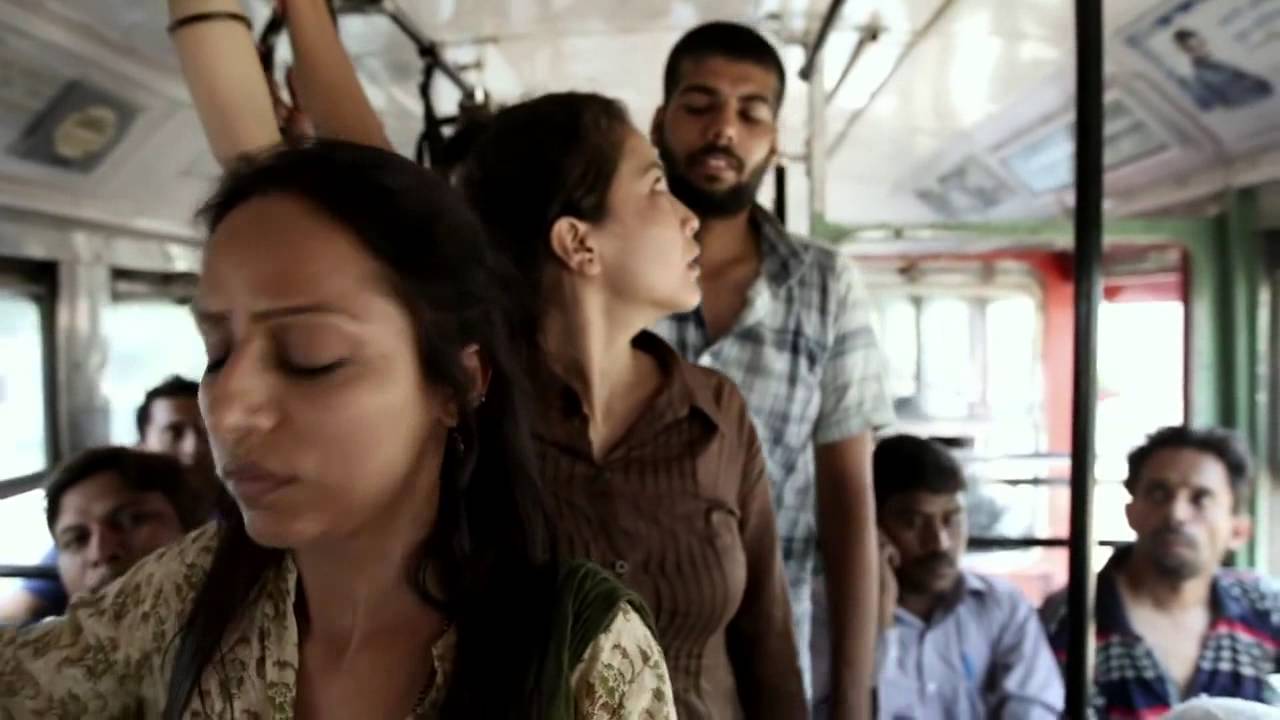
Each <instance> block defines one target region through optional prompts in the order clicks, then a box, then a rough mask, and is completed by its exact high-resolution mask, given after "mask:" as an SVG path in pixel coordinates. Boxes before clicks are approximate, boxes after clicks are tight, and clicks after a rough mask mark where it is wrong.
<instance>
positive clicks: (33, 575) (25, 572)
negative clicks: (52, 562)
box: [0, 565, 58, 580]
mask: <svg viewBox="0 0 1280 720" xmlns="http://www.w3.org/2000/svg"><path fill="white" fill-rule="evenodd" d="M6 577H9V578H28V579H32V580H57V579H58V569H57V568H53V567H49V566H48V565H0V578H6Z"/></svg>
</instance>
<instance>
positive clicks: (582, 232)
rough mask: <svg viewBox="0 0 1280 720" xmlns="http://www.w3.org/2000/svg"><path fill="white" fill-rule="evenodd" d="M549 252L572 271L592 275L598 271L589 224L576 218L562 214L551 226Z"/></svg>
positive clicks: (598, 266)
mask: <svg viewBox="0 0 1280 720" xmlns="http://www.w3.org/2000/svg"><path fill="white" fill-rule="evenodd" d="M551 252H552V253H553V254H554V255H555V256H556V257H557V258H559V259H560V262H562V263H564V264H565V266H566V267H568V268H569V270H571V271H572V272H575V273H579V274H582V275H594V274H596V273H598V272H599V271H600V255H599V252H598V251H597V249H596V246H595V241H594V239H593V238H592V237H591V226H590V225H589V224H587V223H585V222H583V221H582V220H579V219H577V218H572V217H568V216H564V217H561V218H559V219H557V220H556V221H555V223H554V224H553V225H552V226H551Z"/></svg>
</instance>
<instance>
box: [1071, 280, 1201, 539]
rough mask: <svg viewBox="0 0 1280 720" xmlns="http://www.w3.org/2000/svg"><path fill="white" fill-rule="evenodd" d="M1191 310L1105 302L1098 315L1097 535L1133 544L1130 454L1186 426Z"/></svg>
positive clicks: (1175, 304) (1168, 303) (1168, 304)
mask: <svg viewBox="0 0 1280 720" xmlns="http://www.w3.org/2000/svg"><path fill="white" fill-rule="evenodd" d="M1185 322H1186V319H1185V309H1184V306H1183V303H1182V302H1181V301H1180V300H1142V301H1123V302H1110V301H1105V302H1103V303H1102V304H1101V305H1100V306H1099V307H1098V406H1097V421H1096V429H1095V435H1094V444H1095V447H1096V448H1097V465H1096V473H1097V478H1098V483H1097V485H1096V486H1095V489H1094V500H1093V507H1094V517H1093V527H1094V535H1095V537H1098V538H1100V539H1103V540H1131V539H1132V538H1133V536H1134V535H1133V531H1132V530H1131V529H1130V528H1129V524H1128V523H1127V522H1126V520H1125V517H1124V513H1122V512H1117V508H1121V507H1124V506H1125V505H1126V504H1127V503H1128V502H1129V492H1128V491H1127V490H1125V488H1124V485H1123V482H1124V479H1125V476H1126V475H1128V467H1127V457H1128V454H1129V451H1130V450H1132V449H1133V448H1135V447H1137V446H1139V445H1141V444H1142V442H1143V441H1144V440H1146V437H1147V435H1149V434H1151V433H1152V432H1153V431H1155V430H1156V429H1158V428H1161V427H1165V426H1167V425H1181V424H1182V423H1183V421H1184V418H1185V408H1184V398H1185V395H1184V387H1185V368H1184V365H1185V355H1184V352H1185V342H1186V335H1185V327H1186V325H1185Z"/></svg>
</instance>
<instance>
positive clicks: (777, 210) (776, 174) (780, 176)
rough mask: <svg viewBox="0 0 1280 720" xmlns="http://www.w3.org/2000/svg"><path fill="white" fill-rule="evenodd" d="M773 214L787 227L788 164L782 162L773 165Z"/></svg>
mask: <svg viewBox="0 0 1280 720" xmlns="http://www.w3.org/2000/svg"><path fill="white" fill-rule="evenodd" d="M773 214H774V215H775V216H777V218H778V222H780V223H782V226H783V227H787V166H786V165H783V164H782V163H781V162H779V163H778V164H777V165H774V166H773Z"/></svg>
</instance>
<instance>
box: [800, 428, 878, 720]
mask: <svg viewBox="0 0 1280 720" xmlns="http://www.w3.org/2000/svg"><path fill="white" fill-rule="evenodd" d="M872 445H873V441H872V436H871V432H870V431H867V432H863V433H861V434H859V435H855V436H853V437H851V438H848V439H847V440H842V441H840V442H835V443H828V444H826V445H820V446H818V448H817V450H816V452H815V460H816V462H817V508H818V547H819V550H820V551H821V552H822V562H823V566H824V569H825V577H826V583H827V606H828V607H829V608H830V627H831V690H832V705H833V714H832V717H833V718H839V719H840V720H844V719H846V718H868V717H870V713H871V687H872V675H873V673H874V665H875V641H876V634H877V633H876V630H877V627H878V622H877V620H878V616H879V607H880V605H879V598H880V587H879V582H878V581H877V580H876V578H878V576H879V554H878V553H877V551H876V548H877V545H876V531H875V502H874V498H873V496H872V494H873V493H872V486H871V448H872Z"/></svg>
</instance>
